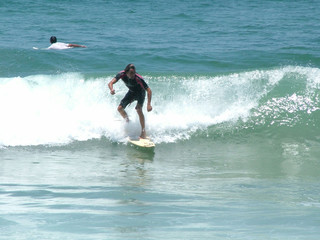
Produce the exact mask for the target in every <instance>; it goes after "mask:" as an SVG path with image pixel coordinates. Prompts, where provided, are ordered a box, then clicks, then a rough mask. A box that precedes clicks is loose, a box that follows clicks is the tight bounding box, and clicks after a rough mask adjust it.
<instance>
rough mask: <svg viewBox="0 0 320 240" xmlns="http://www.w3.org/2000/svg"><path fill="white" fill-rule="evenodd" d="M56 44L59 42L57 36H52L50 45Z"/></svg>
mask: <svg viewBox="0 0 320 240" xmlns="http://www.w3.org/2000/svg"><path fill="white" fill-rule="evenodd" d="M56 42H57V38H56V37H55V36H52V37H51V38H50V43H51V44H52V43H56Z"/></svg>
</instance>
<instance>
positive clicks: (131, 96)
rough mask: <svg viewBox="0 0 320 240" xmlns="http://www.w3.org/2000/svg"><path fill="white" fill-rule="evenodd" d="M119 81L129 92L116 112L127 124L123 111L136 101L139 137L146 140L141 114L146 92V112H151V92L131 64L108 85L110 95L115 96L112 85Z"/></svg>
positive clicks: (127, 119)
mask: <svg viewBox="0 0 320 240" xmlns="http://www.w3.org/2000/svg"><path fill="white" fill-rule="evenodd" d="M119 79H122V81H123V82H124V83H125V85H126V86H127V87H128V88H129V91H128V92H127V94H126V95H125V97H124V98H123V99H122V100H121V102H120V105H119V106H118V111H119V113H120V114H121V116H122V117H123V118H124V119H125V120H126V121H127V122H129V117H128V114H127V113H126V111H125V108H126V107H127V106H128V104H130V103H132V102H133V101H135V100H137V101H138V102H137V105H136V111H137V113H138V115H139V120H140V125H141V135H140V138H146V137H147V134H146V130H145V119H144V115H143V112H142V107H143V103H144V100H145V95H146V91H147V95H148V103H147V111H148V112H150V111H152V106H151V97H152V91H151V89H150V88H149V86H148V84H147V83H146V82H145V81H144V79H143V78H142V76H140V75H139V74H137V73H136V68H135V66H134V65H133V64H128V65H127V66H126V68H125V69H124V70H123V71H121V72H119V73H118V74H117V75H116V76H115V77H114V78H113V79H112V80H111V81H110V82H109V84H108V87H109V89H110V93H111V94H112V95H114V94H115V90H114V89H113V84H115V83H116V82H117V81H118V80H119Z"/></svg>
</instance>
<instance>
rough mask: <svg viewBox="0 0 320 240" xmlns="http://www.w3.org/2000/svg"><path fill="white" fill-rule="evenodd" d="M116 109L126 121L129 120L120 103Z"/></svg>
mask: <svg viewBox="0 0 320 240" xmlns="http://www.w3.org/2000/svg"><path fill="white" fill-rule="evenodd" d="M118 111H119V113H120V114H121V116H122V117H123V118H124V119H125V120H126V122H129V117H128V114H127V113H126V111H125V110H124V109H123V107H122V106H121V105H119V107H118Z"/></svg>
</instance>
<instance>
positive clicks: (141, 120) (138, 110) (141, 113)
mask: <svg viewBox="0 0 320 240" xmlns="http://www.w3.org/2000/svg"><path fill="white" fill-rule="evenodd" d="M136 110H137V113H138V115H139V120H140V125H141V134H140V138H146V137H147V134H146V130H145V120H144V115H143V112H142V107H141V106H140V105H139V104H138V105H137V107H136Z"/></svg>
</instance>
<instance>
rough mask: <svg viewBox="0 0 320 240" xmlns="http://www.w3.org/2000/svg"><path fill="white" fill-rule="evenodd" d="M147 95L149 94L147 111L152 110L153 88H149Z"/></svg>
mask: <svg viewBox="0 0 320 240" xmlns="http://www.w3.org/2000/svg"><path fill="white" fill-rule="evenodd" d="M147 95H148V104H147V111H148V112H151V111H152V106H151V98H152V91H151V88H147Z"/></svg>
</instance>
